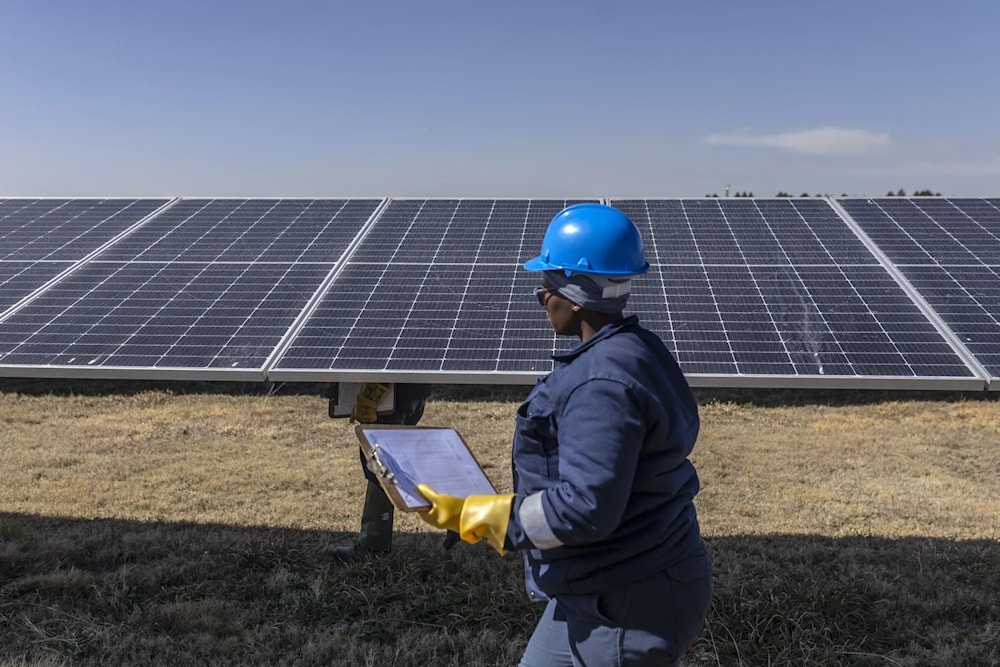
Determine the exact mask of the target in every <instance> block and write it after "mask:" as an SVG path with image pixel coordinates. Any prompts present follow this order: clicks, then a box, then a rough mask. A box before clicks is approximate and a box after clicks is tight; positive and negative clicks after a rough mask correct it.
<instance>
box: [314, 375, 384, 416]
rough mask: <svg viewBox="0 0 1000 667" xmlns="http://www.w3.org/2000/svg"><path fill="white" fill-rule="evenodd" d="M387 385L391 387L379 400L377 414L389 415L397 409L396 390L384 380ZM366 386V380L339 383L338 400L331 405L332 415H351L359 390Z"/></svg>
mask: <svg viewBox="0 0 1000 667" xmlns="http://www.w3.org/2000/svg"><path fill="white" fill-rule="evenodd" d="M383 384H384V385H385V386H386V387H388V388H389V391H388V393H386V395H385V397H384V398H383V399H382V400H381V401H379V404H378V407H377V408H376V409H375V411H376V413H377V414H380V415H388V414H392V412H393V410H394V409H395V401H396V392H395V391H394V388H393V386H392V384H391V383H388V382H384V383H383ZM363 386H365V383H364V382H340V383H338V384H337V393H336V394H335V396H336V401H335V402H334V404H333V405H331V410H330V416H331V417H350V416H351V413H352V412H354V406H355V405H357V400H358V392H359V391H361V388H362V387H363Z"/></svg>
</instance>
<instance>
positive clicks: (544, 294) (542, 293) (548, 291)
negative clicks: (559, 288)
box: [535, 287, 555, 308]
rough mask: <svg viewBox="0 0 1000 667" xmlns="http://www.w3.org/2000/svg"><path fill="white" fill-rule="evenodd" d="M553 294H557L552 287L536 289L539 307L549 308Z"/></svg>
mask: <svg viewBox="0 0 1000 667" xmlns="http://www.w3.org/2000/svg"><path fill="white" fill-rule="evenodd" d="M553 292H555V290H554V289H552V288H551V287H536V288H535V298H536V299H537V300H538V305H539V306H541V307H542V308H545V307H546V306H548V303H549V299H551V298H552V293H553Z"/></svg>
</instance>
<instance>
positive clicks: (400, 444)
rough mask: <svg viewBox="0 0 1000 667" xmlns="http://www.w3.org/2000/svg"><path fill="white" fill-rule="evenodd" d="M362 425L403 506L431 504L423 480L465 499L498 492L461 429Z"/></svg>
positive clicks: (379, 469)
mask: <svg viewBox="0 0 1000 667" xmlns="http://www.w3.org/2000/svg"><path fill="white" fill-rule="evenodd" d="M356 430H357V432H358V437H359V438H360V439H361V440H362V443H366V444H367V445H368V447H366V448H365V449H368V450H369V451H368V452H367V453H368V455H369V456H368V458H369V467H370V468H372V469H373V472H375V473H376V476H377V477H379V479H380V481H381V482H382V486H383V487H384V488H385V489H386V492H387V493H388V495H389V496H390V498H392V499H393V500H394V501H399V502H401V503H402V506H401V507H399V508H400V509H408V510H415V509H423V508H427V507H430V503H429V502H427V500H426V499H425V498H424V497H423V496H422V495H420V492H419V491H417V484H420V483H423V484H427V485H428V486H430V487H431V488H433V489H434V490H435V491H436V492H438V493H446V494H449V495H452V496H458V497H460V498H464V497H466V496H473V495H491V494H495V493H496V489H495V488H494V487H493V484H492V483H491V482H490V480H489V478H488V477H487V476H486V473H485V472H483V469H482V467H481V466H480V465H479V461H477V460H476V458H475V456H473V454H472V452H471V451H469V448H468V446H467V445H466V444H465V441H464V440H462V437H461V436H460V435H459V434H458V432H457V431H456V430H455V429H452V428H429V427H423V426H413V427H405V426H403V427H399V426H397V427H391V428H385V427H379V426H377V425H359V426H357V427H356ZM394 495H398V498H393V496H394ZM394 504H397V503H394ZM397 506H399V505H398V504H397Z"/></svg>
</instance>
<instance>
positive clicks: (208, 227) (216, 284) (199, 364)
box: [0, 199, 381, 379]
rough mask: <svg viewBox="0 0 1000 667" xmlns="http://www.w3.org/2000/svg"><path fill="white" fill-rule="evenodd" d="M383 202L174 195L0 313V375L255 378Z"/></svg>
mask: <svg viewBox="0 0 1000 667" xmlns="http://www.w3.org/2000/svg"><path fill="white" fill-rule="evenodd" d="M380 203H381V201H380V200H375V199H362V200H349V199H339V200H182V201H180V202H177V203H176V204H175V205H174V206H173V207H171V208H170V209H168V210H167V211H165V212H164V213H162V214H161V215H159V216H157V217H155V218H153V219H152V220H150V221H149V222H147V223H146V224H145V225H144V226H142V227H141V228H139V229H137V230H135V231H134V232H133V233H131V234H129V235H128V236H126V237H123V238H122V239H121V240H119V241H118V242H117V243H116V244H114V245H113V246H111V247H110V248H108V249H106V250H105V251H104V252H102V253H101V254H100V255H98V256H97V257H96V258H95V259H92V260H91V261H89V262H87V263H86V264H83V265H81V266H80V267H79V268H78V269H76V270H75V271H74V272H73V273H72V274H70V275H68V276H66V277H64V278H63V279H61V280H60V281H59V282H58V283H56V284H54V285H52V286H51V287H49V288H48V289H47V290H45V291H44V292H43V293H41V294H39V295H37V296H36V297H35V298H33V299H32V300H31V301H30V302H28V303H26V304H24V305H22V306H21V307H20V308H19V309H17V310H16V311H14V312H13V313H11V314H8V315H7V317H6V318H5V319H4V320H3V322H2V323H0V374H5V375H24V374H31V373H36V374H37V373H38V372H44V373H45V374H50V375H66V376H81V375H82V376H103V377H148V376H155V375H160V376H167V377H175V378H180V379H183V378H202V377H207V378H209V379H211V378H222V377H228V376H231V375H233V373H239V374H244V375H247V376H250V377H256V378H258V379H261V378H263V367H264V365H265V362H266V360H267V359H268V357H269V356H270V355H271V354H272V353H273V351H274V349H275V347H276V346H277V345H278V344H279V343H280V341H281V340H282V338H283V337H284V336H285V335H286V334H287V332H288V330H289V328H290V327H291V326H292V324H293V323H294V322H295V320H296V318H297V317H298V316H299V315H300V314H301V312H302V310H303V309H304V308H305V306H306V305H307V304H308V302H309V300H310V299H311V298H312V296H313V295H314V294H315V292H316V290H317V289H318V288H319V287H320V285H321V284H322V283H323V281H324V280H325V279H326V278H327V277H328V276H329V275H330V272H331V271H332V269H333V267H334V266H335V263H336V262H337V261H338V260H339V259H340V257H341V255H342V254H343V253H344V251H345V250H346V248H347V247H348V246H349V245H350V243H351V242H352V241H353V240H354V239H355V237H356V236H357V234H358V232H359V231H360V230H361V228H362V227H363V225H364V224H365V223H366V222H367V221H368V219H369V218H370V217H371V214H372V213H373V212H374V211H375V209H376V208H377V207H378V206H379V205H380Z"/></svg>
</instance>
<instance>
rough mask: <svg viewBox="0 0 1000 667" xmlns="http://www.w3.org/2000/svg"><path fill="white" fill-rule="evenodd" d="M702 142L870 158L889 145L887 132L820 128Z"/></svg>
mask: <svg viewBox="0 0 1000 667" xmlns="http://www.w3.org/2000/svg"><path fill="white" fill-rule="evenodd" d="M705 142H706V143H709V144H715V145H720V146H761V147H764V148H777V149H780V150H785V151H789V152H792V153H802V154H805V155H815V156H820V157H842V156H847V155H870V154H872V153H875V152H877V151H878V150H879V149H881V148H884V147H885V146H887V145H888V144H889V134H888V133H886V132H879V133H875V132H868V131H866V130H850V129H844V128H840V127H821V128H817V129H815V130H805V131H803V132H785V133H783V134H756V135H755V134H711V135H709V136H708V137H706V138H705Z"/></svg>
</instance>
